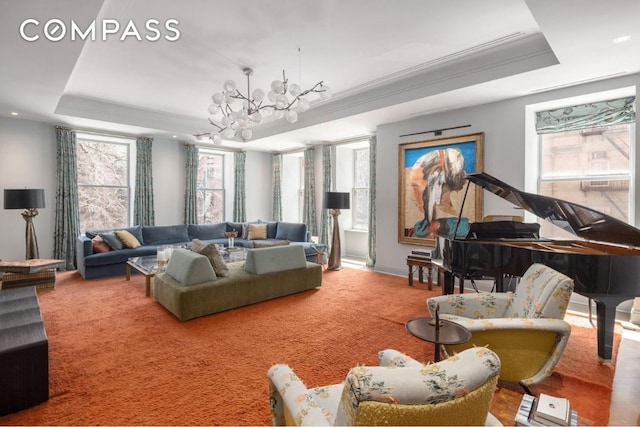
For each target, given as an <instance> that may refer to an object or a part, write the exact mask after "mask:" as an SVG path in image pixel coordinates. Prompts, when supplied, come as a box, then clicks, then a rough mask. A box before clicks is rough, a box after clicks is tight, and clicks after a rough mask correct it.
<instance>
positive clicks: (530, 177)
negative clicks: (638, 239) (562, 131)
mask: <svg viewBox="0 0 640 427" xmlns="http://www.w3.org/2000/svg"><path fill="white" fill-rule="evenodd" d="M635 92H636V88H635V87H634V86H632V87H625V88H620V89H614V90H609V91H604V92H599V93H591V94H586V95H579V96H574V97H570V98H562V99H555V100H551V101H547V102H542V103H539V104H532V105H527V106H526V107H525V113H526V114H525V167H524V182H525V187H524V190H525V191H527V192H530V193H538V192H539V188H540V185H541V182H540V167H541V166H540V165H541V161H540V157H541V153H540V151H541V150H540V138H539V135H538V134H537V132H536V129H535V123H536V113H537V112H539V111H545V110H551V109H557V108H562V107H567V106H571V105H578V104H587V103H589V102H598V101H605V100H607V99H615V98H622V97H625V96H635ZM636 102H637V100H636ZM637 143H638V141H637V140H636V124H634V123H632V124H630V140H629V144H630V146H631V149H630V159H629V161H630V163H629V215H628V218H629V220H628V221H629V224H631V225H634V224H635V222H636V220H635V217H636V209H635V206H636V182H635V181H636V177H637V172H638V171H637V170H636V165H637V160H636V152H637ZM618 176H619V175H618ZM601 178H604V179H611V177H610V176H609V175H606V176H600V175H591V174H590V175H589V176H588V180H594V179H595V180H604V179H601ZM524 216H525V221H528V222H535V221H538V220H540V219H539V218H537V217H536V216H535V215H534V214H532V213H529V212H526V211H525V212H524Z"/></svg>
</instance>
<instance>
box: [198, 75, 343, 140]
mask: <svg viewBox="0 0 640 427" xmlns="http://www.w3.org/2000/svg"><path fill="white" fill-rule="evenodd" d="M242 72H243V73H244V75H245V76H247V94H246V95H244V94H242V93H241V92H240V91H239V90H238V89H237V87H236V82H234V81H233V80H227V81H225V82H224V84H223V85H222V89H223V90H222V92H218V93H214V94H213V96H212V97H211V100H212V101H213V104H211V105H209V114H211V116H210V117H209V123H210V124H211V125H213V126H214V127H215V128H216V130H214V131H213V132H211V133H201V134H197V135H195V136H196V137H198V138H202V137H206V136H208V137H209V139H210V140H211V141H212V142H213V143H214V144H216V145H220V144H221V143H222V138H223V137H224V138H225V139H231V138H234V137H235V136H236V135H240V137H241V138H242V139H243V140H244V141H248V140H249V139H251V137H252V136H253V131H252V129H251V128H252V127H253V126H255V125H259V124H260V123H262V122H263V120H264V119H266V118H268V117H275V118H276V119H281V118H283V117H284V118H285V119H286V120H287V121H288V122H289V123H295V122H297V121H298V113H303V112H305V111H307V110H308V109H309V107H310V106H311V104H310V102H309V100H308V99H306V98H304V97H305V96H307V95H309V94H311V93H317V94H318V95H319V96H320V99H322V100H326V99H329V98H330V97H331V89H330V88H329V87H328V86H326V85H324V83H323V82H318V83H316V84H315V85H314V86H313V87H312V88H311V89H308V90H305V91H303V90H302V89H301V88H300V85H298V84H295V83H294V84H289V81H288V80H287V77H286V75H285V73H284V70H283V71H282V80H274V81H273V82H272V83H271V90H270V91H269V92H267V93H266V94H265V93H264V91H263V90H262V89H255V90H254V91H253V93H252V92H251V82H250V78H251V76H252V75H253V70H252V69H251V68H243V69H242ZM236 101H239V102H238V104H240V108H236V109H234V108H233V107H232V105H233V104H235V102H236ZM236 105H237V104H236Z"/></svg>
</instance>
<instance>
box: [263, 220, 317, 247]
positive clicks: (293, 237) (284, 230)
mask: <svg viewBox="0 0 640 427" xmlns="http://www.w3.org/2000/svg"><path fill="white" fill-rule="evenodd" d="M267 237H268V234H267ZM276 239H281V240H289V241H292V242H305V241H306V240H307V224H300V223H293V222H278V231H277V232H276Z"/></svg>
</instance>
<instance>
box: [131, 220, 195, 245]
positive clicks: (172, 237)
mask: <svg viewBox="0 0 640 427" xmlns="http://www.w3.org/2000/svg"><path fill="white" fill-rule="evenodd" d="M142 238H143V239H144V244H145V245H156V246H157V245H167V244H171V243H186V242H189V241H190V239H189V233H188V232H187V225H186V224H179V225H162V226H161V225H155V226H144V227H142Z"/></svg>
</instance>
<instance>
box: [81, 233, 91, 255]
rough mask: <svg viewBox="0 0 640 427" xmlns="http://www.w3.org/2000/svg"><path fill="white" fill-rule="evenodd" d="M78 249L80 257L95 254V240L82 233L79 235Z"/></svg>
mask: <svg viewBox="0 0 640 427" xmlns="http://www.w3.org/2000/svg"><path fill="white" fill-rule="evenodd" d="M77 250H78V257H82V258H84V257H88V256H89V255H93V242H92V241H91V239H90V238H88V237H87V236H85V235H84V234H81V235H80V236H78V244H77Z"/></svg>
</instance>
